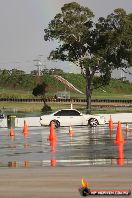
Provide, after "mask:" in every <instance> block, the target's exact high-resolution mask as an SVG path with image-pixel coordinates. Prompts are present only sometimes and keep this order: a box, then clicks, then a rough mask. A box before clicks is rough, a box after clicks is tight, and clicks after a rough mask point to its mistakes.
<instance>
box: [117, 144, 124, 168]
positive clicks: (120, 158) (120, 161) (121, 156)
mask: <svg viewBox="0 0 132 198" xmlns="http://www.w3.org/2000/svg"><path fill="white" fill-rule="evenodd" d="M117 164H118V165H119V166H123V164H124V144H122V143H120V144H118V159H117Z"/></svg>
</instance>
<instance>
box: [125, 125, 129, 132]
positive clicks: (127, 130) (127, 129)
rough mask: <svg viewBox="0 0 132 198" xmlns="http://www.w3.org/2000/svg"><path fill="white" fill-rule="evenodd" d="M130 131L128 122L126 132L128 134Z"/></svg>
mask: <svg viewBox="0 0 132 198" xmlns="http://www.w3.org/2000/svg"><path fill="white" fill-rule="evenodd" d="M128 132H129V127H128V123H126V134H128Z"/></svg>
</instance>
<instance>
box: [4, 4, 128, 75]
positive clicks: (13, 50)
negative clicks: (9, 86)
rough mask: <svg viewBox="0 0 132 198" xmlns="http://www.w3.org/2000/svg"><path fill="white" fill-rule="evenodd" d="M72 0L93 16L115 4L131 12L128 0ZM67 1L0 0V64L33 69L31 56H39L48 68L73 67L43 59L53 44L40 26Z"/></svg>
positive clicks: (43, 25)
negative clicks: (88, 10)
mask: <svg viewBox="0 0 132 198" xmlns="http://www.w3.org/2000/svg"><path fill="white" fill-rule="evenodd" d="M74 1H76V2H78V3H80V4H81V5H83V6H87V7H89V8H90V9H91V10H92V11H93V12H94V14H95V16H96V17H97V18H98V17H101V16H106V15H108V14H110V13H111V12H112V11H113V10H114V9H116V8H119V7H120V8H124V9H125V10H126V11H127V12H128V13H130V12H132V0H74ZM69 2H71V1H70V0H0V68H1V69H4V68H5V69H12V68H17V69H21V70H24V71H26V72H30V71H31V70H34V69H35V66H34V62H33V60H34V59H38V58H40V59H41V61H42V63H43V64H46V65H47V67H48V68H49V67H55V66H56V67H57V68H62V69H64V70H65V71H73V69H74V70H76V68H75V67H72V68H71V66H70V65H68V64H67V63H65V64H64V63H62V62H57V63H53V62H51V61H50V62H49V61H47V56H48V55H49V52H50V51H51V50H52V49H54V47H55V45H54V44H53V43H50V44H49V42H45V41H44V39H43V36H44V32H43V29H44V28H46V27H47V26H48V23H49V22H50V20H51V19H53V17H54V16H55V14H57V13H58V12H59V11H60V8H61V7H62V6H63V4H64V3H69ZM118 73H119V72H118ZM129 78H130V77H129Z"/></svg>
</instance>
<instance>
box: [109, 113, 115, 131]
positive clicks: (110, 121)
mask: <svg viewBox="0 0 132 198" xmlns="http://www.w3.org/2000/svg"><path fill="white" fill-rule="evenodd" d="M113 127H114V126H113V120H112V117H111V115H110V119H109V129H110V130H112V129H113Z"/></svg>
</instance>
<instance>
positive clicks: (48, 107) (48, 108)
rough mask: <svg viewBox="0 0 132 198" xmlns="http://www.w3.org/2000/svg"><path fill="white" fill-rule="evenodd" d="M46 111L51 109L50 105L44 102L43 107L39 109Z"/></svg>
mask: <svg viewBox="0 0 132 198" xmlns="http://www.w3.org/2000/svg"><path fill="white" fill-rule="evenodd" d="M48 111H52V109H51V107H50V106H49V105H47V104H44V106H43V108H42V109H41V112H43V113H46V112H48Z"/></svg>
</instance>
